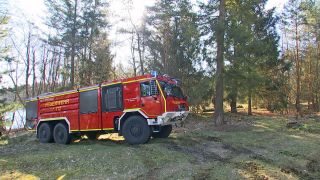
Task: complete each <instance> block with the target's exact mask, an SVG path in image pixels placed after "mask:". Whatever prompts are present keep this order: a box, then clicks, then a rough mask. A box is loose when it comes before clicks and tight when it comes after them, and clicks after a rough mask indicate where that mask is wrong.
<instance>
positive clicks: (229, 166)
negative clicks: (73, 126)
mask: <svg viewBox="0 0 320 180" xmlns="http://www.w3.org/2000/svg"><path fill="white" fill-rule="evenodd" d="M286 123H287V119H285V118H282V117H272V116H269V117H265V116H251V117H250V116H237V117H236V120H234V121H232V122H229V123H228V124H227V125H224V126H222V127H219V128H216V127H213V126H212V123H211V117H209V116H208V117H206V116H202V117H198V116H196V115H192V116H190V117H189V120H188V121H187V123H186V124H185V127H183V128H182V129H183V130H181V131H179V129H181V128H179V129H176V130H177V131H176V132H175V133H173V134H172V135H171V136H170V137H169V138H167V139H152V140H151V141H150V142H149V143H148V144H143V145H138V146H130V145H128V144H126V143H124V142H123V141H121V139H120V140H119V141H115V140H110V139H100V140H97V141H89V140H81V141H77V142H74V143H72V144H71V145H67V146H64V145H58V144H54V143H52V144H40V143H39V142H38V141H37V140H36V139H35V136H34V134H32V133H24V134H22V135H19V136H16V137H10V138H2V139H0V154H1V156H0V174H1V175H0V179H4V178H6V179H16V178H31V179H32V178H42V179H55V178H59V177H63V178H64V179H83V178H85V179H89V178H90V179H135V178H137V179H147V178H152V179H191V178H194V179H246V178H249V179H267V178H270V179H316V178H317V177H320V174H319V172H320V158H319V157H320V153H319V149H320V144H319V142H320V134H319V131H318V130H319V128H320V122H319V121H317V120H313V119H311V120H308V121H305V122H303V125H302V127H299V128H295V129H292V128H287V127H286ZM195 127H196V128H195Z"/></svg>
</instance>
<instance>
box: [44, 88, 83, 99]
mask: <svg viewBox="0 0 320 180" xmlns="http://www.w3.org/2000/svg"><path fill="white" fill-rule="evenodd" d="M77 92H78V91H76V90H74V91H72V92H65V93H59V94H50V95H47V96H43V97H39V99H46V98H52V97H56V96H63V95H68V94H73V93H77Z"/></svg>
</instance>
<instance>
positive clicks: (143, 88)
mask: <svg viewBox="0 0 320 180" xmlns="http://www.w3.org/2000/svg"><path fill="white" fill-rule="evenodd" d="M140 93H141V97H144V96H150V82H149V81H147V82H142V83H141V84H140Z"/></svg>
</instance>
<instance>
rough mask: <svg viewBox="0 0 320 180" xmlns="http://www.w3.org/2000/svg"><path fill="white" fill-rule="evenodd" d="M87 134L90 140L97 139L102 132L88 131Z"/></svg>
mask: <svg viewBox="0 0 320 180" xmlns="http://www.w3.org/2000/svg"><path fill="white" fill-rule="evenodd" d="M86 136H87V137H88V139H89V140H97V139H98V138H99V136H100V134H98V133H96V132H90V133H86Z"/></svg>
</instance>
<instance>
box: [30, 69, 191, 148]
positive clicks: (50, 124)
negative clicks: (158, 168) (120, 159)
mask: <svg viewBox="0 0 320 180" xmlns="http://www.w3.org/2000/svg"><path fill="white" fill-rule="evenodd" d="M188 110H189V107H188V103H187V98H186V96H184V94H183V92H182V90H181V89H180V87H179V83H178V81H177V80H175V79H174V78H171V77H169V76H166V75H156V74H154V75H151V74H148V75H143V76H138V77H133V78H128V79H121V80H115V81H112V82H105V83H102V84H99V85H94V86H90V87H85V88H80V89H77V90H71V91H66V92H60V93H47V94H43V95H39V96H38V97H36V98H31V99H28V100H27V101H26V126H27V128H28V129H30V130H33V131H36V133H37V137H38V139H39V141H40V142H42V143H48V142H56V143H59V144H68V143H70V142H71V137H72V135H74V134H85V135H86V136H87V137H88V138H90V139H94V138H97V136H98V135H100V134H104V133H108V132H118V133H119V135H123V136H124V138H125V140H126V141H127V142H128V143H129V144H141V143H146V142H148V140H149V139H150V137H151V136H152V137H154V138H166V137H168V136H169V135H170V133H171V131H172V125H174V124H177V123H180V122H181V121H183V120H184V119H185V118H186V117H187V115H188V112H189V111H188Z"/></svg>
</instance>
